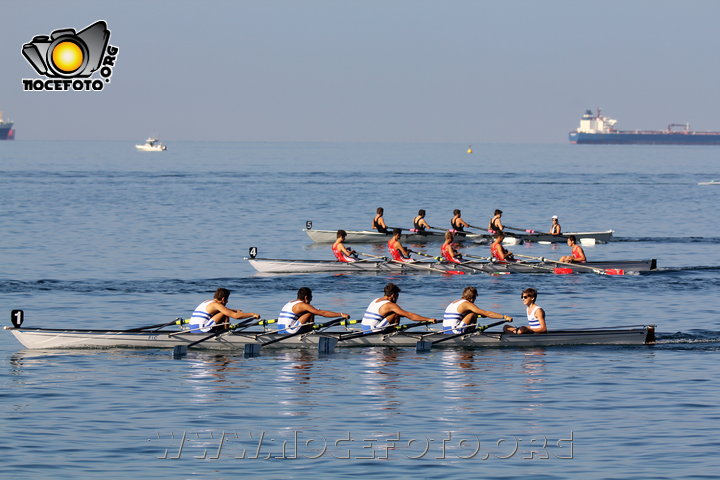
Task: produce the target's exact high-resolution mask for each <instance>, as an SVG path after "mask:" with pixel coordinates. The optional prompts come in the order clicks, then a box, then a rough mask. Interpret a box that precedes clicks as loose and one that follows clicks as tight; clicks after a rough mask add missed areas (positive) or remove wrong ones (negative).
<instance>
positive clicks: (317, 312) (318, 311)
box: [302, 304, 350, 319]
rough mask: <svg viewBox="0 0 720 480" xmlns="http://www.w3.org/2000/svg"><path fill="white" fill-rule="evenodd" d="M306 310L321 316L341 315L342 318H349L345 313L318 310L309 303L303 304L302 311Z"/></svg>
mask: <svg viewBox="0 0 720 480" xmlns="http://www.w3.org/2000/svg"><path fill="white" fill-rule="evenodd" d="M306 312H307V313H312V314H313V315H320V316H321V317H342V318H344V319H348V318H350V315H349V314H347V313H340V312H331V311H330V310H318V309H317V308H315V307H313V306H312V305H309V304H308V305H306V306H305V311H304V312H302V313H306Z"/></svg>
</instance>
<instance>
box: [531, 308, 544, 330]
mask: <svg viewBox="0 0 720 480" xmlns="http://www.w3.org/2000/svg"><path fill="white" fill-rule="evenodd" d="M535 318H537V320H538V322H540V328H539V329H537V330H534V332H535V333H546V332H547V325H546V324H545V310H543V309H542V308H538V309H537V310H535Z"/></svg>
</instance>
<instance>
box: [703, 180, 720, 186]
mask: <svg viewBox="0 0 720 480" xmlns="http://www.w3.org/2000/svg"><path fill="white" fill-rule="evenodd" d="M698 185H720V180H710V181H709V182H698Z"/></svg>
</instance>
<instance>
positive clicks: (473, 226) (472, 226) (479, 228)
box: [468, 223, 487, 232]
mask: <svg viewBox="0 0 720 480" xmlns="http://www.w3.org/2000/svg"><path fill="white" fill-rule="evenodd" d="M468 227H470V228H475V229H477V230H482V231H483V232H487V229H486V228H483V227H476V226H475V225H470V224H469V223H468Z"/></svg>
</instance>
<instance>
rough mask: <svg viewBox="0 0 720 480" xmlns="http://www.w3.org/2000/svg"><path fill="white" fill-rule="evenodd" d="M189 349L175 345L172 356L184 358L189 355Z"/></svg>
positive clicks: (185, 346)
mask: <svg viewBox="0 0 720 480" xmlns="http://www.w3.org/2000/svg"><path fill="white" fill-rule="evenodd" d="M187 351H188V347H187V345H175V346H174V347H173V351H172V356H173V358H176V359H177V358H183V357H184V356H185V355H187Z"/></svg>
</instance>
